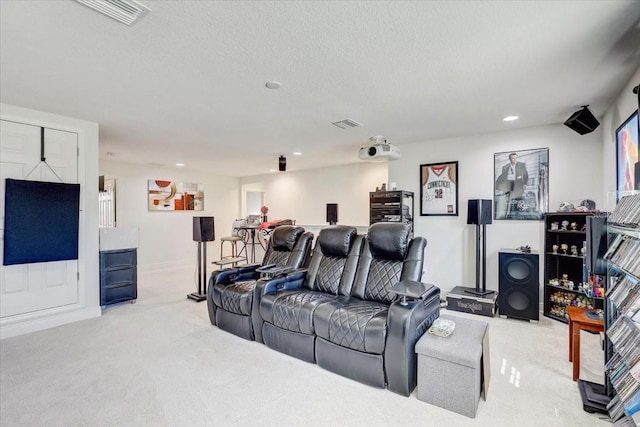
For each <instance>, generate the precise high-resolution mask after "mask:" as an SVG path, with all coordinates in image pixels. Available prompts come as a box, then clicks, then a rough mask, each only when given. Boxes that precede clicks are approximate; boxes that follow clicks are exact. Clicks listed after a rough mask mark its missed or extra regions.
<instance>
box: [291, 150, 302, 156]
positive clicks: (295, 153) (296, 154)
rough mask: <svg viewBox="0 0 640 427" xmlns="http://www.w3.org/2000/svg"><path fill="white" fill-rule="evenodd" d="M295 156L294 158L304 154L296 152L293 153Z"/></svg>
mask: <svg viewBox="0 0 640 427" xmlns="http://www.w3.org/2000/svg"><path fill="white" fill-rule="evenodd" d="M293 155H294V156H302V153H301V152H299V151H294V152H293Z"/></svg>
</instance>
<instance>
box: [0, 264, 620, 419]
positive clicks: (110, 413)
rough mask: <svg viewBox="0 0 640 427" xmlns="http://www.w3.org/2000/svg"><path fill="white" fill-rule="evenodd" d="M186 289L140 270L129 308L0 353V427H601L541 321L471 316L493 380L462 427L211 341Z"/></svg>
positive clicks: (595, 346)
mask: <svg viewBox="0 0 640 427" xmlns="http://www.w3.org/2000/svg"><path fill="white" fill-rule="evenodd" d="M194 290H195V288H194V285H193V271H192V270H190V269H187V268H185V269H176V270H172V271H163V272H155V273H141V272H139V274H138V297H139V298H138V301H137V303H136V304H129V303H125V304H120V305H114V306H109V307H108V308H107V309H106V310H105V311H104V312H103V315H102V317H100V318H97V319H91V320H87V321H82V322H76V323H73V324H69V325H65V326H61V327H57V328H53V329H49V330H45V331H40V332H36V333H32V334H27V335H23V336H19V337H14V338H9V339H5V340H3V341H1V342H0V425H2V426H3V427H10V426H30V427H31V426H391V425H403V426H409V425H416V426H447V427H455V426H467V425H474V426H492V427H495V426H516V425H517V426H600V425H611V424H610V422H609V421H608V420H605V419H603V416H602V415H598V414H589V413H587V412H584V411H583V410H582V402H581V400H580V394H579V391H578V387H577V384H576V383H575V382H573V381H572V379H571V372H572V370H571V363H570V362H569V361H568V354H567V353H568V348H567V347H568V341H567V340H568V327H567V325H566V324H563V323H560V322H556V321H553V320H550V319H547V318H545V317H541V320H540V322H539V323H538V324H535V323H529V322H526V321H520V320H514V319H501V318H499V317H496V318H487V317H481V319H483V320H488V321H489V322H490V343H491V344H490V350H491V370H492V376H491V382H490V386H489V393H488V399H487V401H486V402H485V401H483V400H480V405H479V408H478V413H477V415H476V418H475V419H471V418H468V417H465V416H462V415H458V414H456V413H453V412H449V411H446V410H444V409H441V408H438V407H436V406H433V405H429V404H427V403H424V402H421V401H419V400H418V399H417V398H416V391H414V393H413V394H412V395H411V396H410V397H402V396H399V395H396V394H394V393H392V392H389V391H386V390H381V389H375V388H372V387H369V386H365V385H362V384H360V383H358V382H355V381H352V380H349V379H347V378H343V377H340V376H338V375H335V374H333V373H331V372H328V371H325V370H323V369H321V368H319V367H318V366H316V365H313V364H309V363H305V362H302V361H299V360H297V359H294V358H291V357H288V356H286V355H284V354H280V353H278V352H276V351H273V350H270V349H269V348H267V347H266V346H264V345H262V344H257V343H255V342H249V341H246V340H243V339H241V338H238V337H236V336H234V335H231V334H228V333H225V332H223V331H220V330H219V329H217V328H216V327H214V326H212V325H211V324H210V322H209V318H208V315H207V307H206V303H204V302H203V303H195V302H193V301H191V300H187V299H186V295H187V294H188V293H190V292H193V291H194ZM450 314H452V315H458V316H465V317H474V316H473V315H468V314H464V313H457V312H451V313H450ZM581 378H583V379H586V380H590V381H594V382H598V383H602V381H603V352H602V350H601V347H600V339H599V336H598V335H595V334H589V333H585V332H583V334H582V371H581ZM433 387H438V385H437V384H434V385H433Z"/></svg>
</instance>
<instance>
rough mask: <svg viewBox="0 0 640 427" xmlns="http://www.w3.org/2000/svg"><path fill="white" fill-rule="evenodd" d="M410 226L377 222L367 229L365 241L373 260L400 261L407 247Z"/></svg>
mask: <svg viewBox="0 0 640 427" xmlns="http://www.w3.org/2000/svg"><path fill="white" fill-rule="evenodd" d="M410 235H411V225H410V224H400V223H389V222H377V223H375V224H372V225H371V227H369V233H368V234H367V239H368V240H369V249H370V250H371V254H372V255H373V257H374V258H378V259H385V260H391V261H402V260H404V257H405V255H406V253H407V248H408V247H409V240H410V239H409V238H410Z"/></svg>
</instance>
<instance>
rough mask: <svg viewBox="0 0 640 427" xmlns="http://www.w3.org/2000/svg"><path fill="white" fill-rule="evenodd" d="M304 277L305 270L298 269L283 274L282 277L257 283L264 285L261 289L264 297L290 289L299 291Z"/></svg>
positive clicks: (305, 275) (305, 274)
mask: <svg viewBox="0 0 640 427" xmlns="http://www.w3.org/2000/svg"><path fill="white" fill-rule="evenodd" d="M306 277H307V270H306V269H299V270H294V271H291V272H288V273H285V274H284V275H282V276H278V277H275V278H273V279H267V280H260V281H259V282H258V283H261V284H262V283H264V285H263V286H261V287H262V295H265V294H272V293H275V292H281V291H289V290H292V289H300V288H301V287H302V284H303V283H304V279H305V278H306Z"/></svg>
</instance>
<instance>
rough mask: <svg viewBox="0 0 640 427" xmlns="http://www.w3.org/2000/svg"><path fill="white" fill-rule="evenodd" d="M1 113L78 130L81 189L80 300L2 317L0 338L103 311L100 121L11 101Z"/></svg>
mask: <svg viewBox="0 0 640 427" xmlns="http://www.w3.org/2000/svg"><path fill="white" fill-rule="evenodd" d="M0 117H1V118H2V119H5V120H12V121H17V122H20V123H27V124H32V125H35V126H42V127H49V128H53V129H60V130H65V131H69V132H75V133H77V134H78V147H79V149H80V156H79V158H78V183H79V184H80V189H81V191H80V211H81V213H80V230H79V247H78V266H79V273H80V279H79V283H78V289H79V295H78V303H76V304H71V305H68V306H64V307H56V308H55V309H50V310H42V311H39V312H36V313H29V314H25V315H21V316H14V317H11V318H6V319H3V320H2V322H1V323H0V338H7V337H10V336H14V335H19V334H24V333H27V332H33V331H38V330H41V329H46V328H51V327H54V326H58V325H62V324H65V323H69V322H74V321H77V320H82V319H88V318H91V317H98V316H100V315H101V313H102V311H101V309H100V282H99V266H98V202H97V201H98V173H97V171H98V124H97V123H93V122H87V121H84V120H78V119H74V118H71V117H65V116H59V115H56V114H50V113H46V112H42V111H36V110H30V109H26V108H21V107H17V106H13V105H8V104H0Z"/></svg>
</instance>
